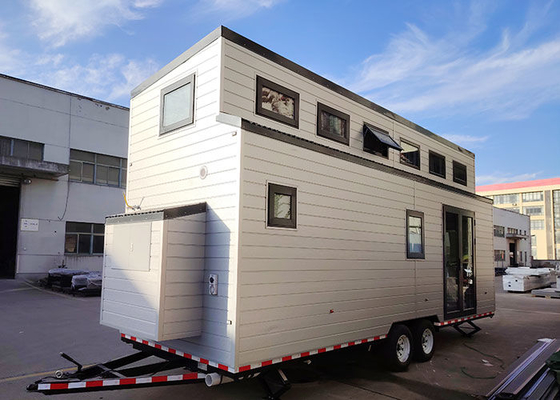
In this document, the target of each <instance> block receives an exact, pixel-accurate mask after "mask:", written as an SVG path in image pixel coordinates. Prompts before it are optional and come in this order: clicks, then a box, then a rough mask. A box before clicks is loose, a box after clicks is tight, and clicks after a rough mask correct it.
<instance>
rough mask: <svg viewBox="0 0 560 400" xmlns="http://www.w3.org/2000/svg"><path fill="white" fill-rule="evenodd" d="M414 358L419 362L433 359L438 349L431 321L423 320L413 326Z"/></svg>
mask: <svg viewBox="0 0 560 400" xmlns="http://www.w3.org/2000/svg"><path fill="white" fill-rule="evenodd" d="M411 331H412V343H414V347H413V349H414V351H413V357H414V359H415V360H416V361H418V362H426V361H429V360H431V359H432V356H433V355H434V350H435V348H436V346H435V344H436V336H435V329H434V324H432V322H431V321H430V320H427V319H421V320H419V321H416V322H415V323H414V324H413V325H412V329H411Z"/></svg>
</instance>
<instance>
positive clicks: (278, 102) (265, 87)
mask: <svg viewBox="0 0 560 400" xmlns="http://www.w3.org/2000/svg"><path fill="white" fill-rule="evenodd" d="M256 106H257V109H256V113H257V114H259V115H262V116H265V117H267V118H271V119H274V120H276V121H279V122H282V123H284V124H288V125H291V126H293V127H296V128H297V127H298V126H299V93H296V92H294V91H293V90H290V89H288V88H286V87H284V86H281V85H278V84H276V83H274V82H271V81H269V80H268V79H265V78H263V77H260V76H257V98H256Z"/></svg>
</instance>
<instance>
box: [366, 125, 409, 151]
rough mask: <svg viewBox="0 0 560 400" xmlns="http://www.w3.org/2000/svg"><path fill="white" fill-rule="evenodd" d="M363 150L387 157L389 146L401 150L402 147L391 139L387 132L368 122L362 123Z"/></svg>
mask: <svg viewBox="0 0 560 400" xmlns="http://www.w3.org/2000/svg"><path fill="white" fill-rule="evenodd" d="M363 134H364V151H365V152H367V153H371V154H375V155H377V156H381V157H385V158H389V147H390V148H392V149H395V150H398V151H402V147H401V146H399V145H398V144H397V142H395V141H394V140H393V138H392V137H391V136H390V135H389V132H386V131H384V130H383V129H379V128H377V127H375V126H373V125H370V124H367V123H366V124H364V127H363Z"/></svg>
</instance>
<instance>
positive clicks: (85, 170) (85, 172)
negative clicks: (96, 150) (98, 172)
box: [82, 163, 94, 183]
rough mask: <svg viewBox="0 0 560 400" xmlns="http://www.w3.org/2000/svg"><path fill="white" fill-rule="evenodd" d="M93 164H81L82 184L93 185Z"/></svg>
mask: <svg viewBox="0 0 560 400" xmlns="http://www.w3.org/2000/svg"><path fill="white" fill-rule="evenodd" d="M93 167H94V166H93V164H87V163H83V165H82V182H87V183H93V169H94V168H93Z"/></svg>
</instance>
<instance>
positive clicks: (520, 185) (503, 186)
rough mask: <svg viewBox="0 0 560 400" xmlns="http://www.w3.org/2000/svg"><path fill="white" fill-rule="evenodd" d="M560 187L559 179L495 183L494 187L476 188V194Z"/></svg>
mask: <svg viewBox="0 0 560 400" xmlns="http://www.w3.org/2000/svg"><path fill="white" fill-rule="evenodd" d="M554 185H560V178H549V179H536V180H534V181H521V182H511V183H496V184H494V185H483V186H477V187H476V192H477V193H487V192H497V191H500V190H511V189H525V188H532V187H540V186H554Z"/></svg>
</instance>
